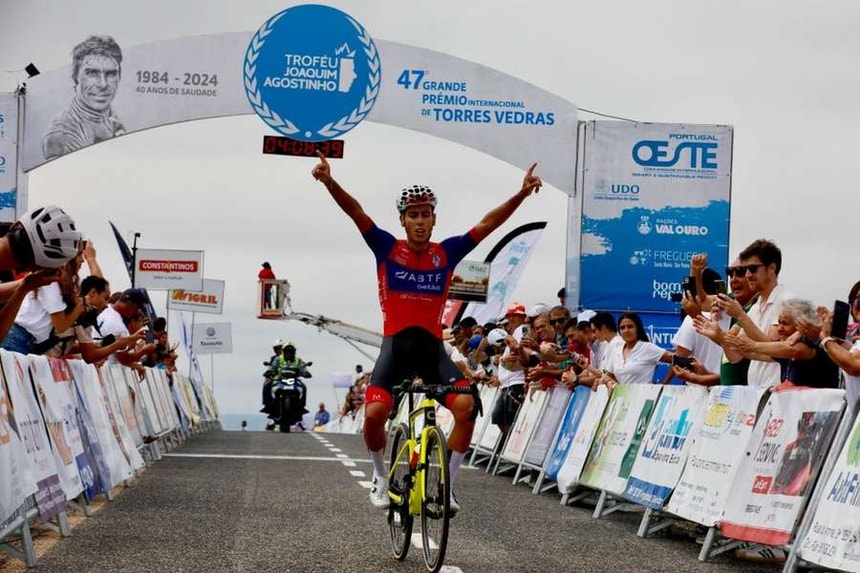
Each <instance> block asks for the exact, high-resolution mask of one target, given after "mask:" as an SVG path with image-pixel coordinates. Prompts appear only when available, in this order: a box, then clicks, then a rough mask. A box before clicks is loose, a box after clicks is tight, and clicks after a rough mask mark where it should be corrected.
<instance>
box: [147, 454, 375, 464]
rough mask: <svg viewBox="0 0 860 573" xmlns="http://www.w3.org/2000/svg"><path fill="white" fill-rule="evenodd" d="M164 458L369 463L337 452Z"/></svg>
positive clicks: (195, 455) (168, 456)
mask: <svg viewBox="0 0 860 573" xmlns="http://www.w3.org/2000/svg"><path fill="white" fill-rule="evenodd" d="M161 455H162V456H163V457H165V458H216V459H217V458H220V459H228V460H297V461H308V462H342V463H343V464H344V465H346V464H347V463H351V464H352V465H353V466H355V462H361V463H368V464H369V463H370V460H358V459H357V460H350V459H349V456H347V455H344V454H338V456H337V457H335V458H323V457H320V456H260V455H255V456H252V455H244V454H161Z"/></svg>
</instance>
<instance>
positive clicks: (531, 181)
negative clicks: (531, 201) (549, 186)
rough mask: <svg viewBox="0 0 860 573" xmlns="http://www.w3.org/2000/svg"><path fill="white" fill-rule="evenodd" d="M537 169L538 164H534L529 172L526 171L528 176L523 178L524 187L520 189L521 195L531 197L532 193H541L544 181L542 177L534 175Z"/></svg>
mask: <svg viewBox="0 0 860 573" xmlns="http://www.w3.org/2000/svg"><path fill="white" fill-rule="evenodd" d="M536 167H537V163H532V166H531V167H529V170H528V171H526V176H525V177H523V186H522V189H520V193H522V194H524V195H531V194H532V193H537V192H538V191H540V187H541V185H543V181H541V180H540V177H538V176H537V175H535V174H534V171H535V168H536Z"/></svg>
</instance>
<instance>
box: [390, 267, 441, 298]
mask: <svg viewBox="0 0 860 573" xmlns="http://www.w3.org/2000/svg"><path fill="white" fill-rule="evenodd" d="M386 274H387V276H386V278H387V279H388V286H389V288H390V289H391V290H392V291H397V292H405V293H421V294H434V295H440V296H441V295H442V294H444V292H445V287H446V286H447V283H448V278H449V276H450V273H449V272H448V270H447V269H441V270H429V271H419V270H414V269H407V268H405V267H400V266H397V265H393V264H390V263H389V266H388V269H387V273H386Z"/></svg>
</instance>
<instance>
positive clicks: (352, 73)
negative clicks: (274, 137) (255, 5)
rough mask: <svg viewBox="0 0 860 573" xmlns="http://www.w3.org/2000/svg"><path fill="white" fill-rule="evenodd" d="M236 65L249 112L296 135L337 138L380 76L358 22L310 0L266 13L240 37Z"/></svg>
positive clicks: (368, 103) (370, 100) (356, 117)
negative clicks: (241, 55) (241, 60)
mask: <svg viewBox="0 0 860 573" xmlns="http://www.w3.org/2000/svg"><path fill="white" fill-rule="evenodd" d="M243 72H244V85H245V95H246V96H247V98H248V101H249V103H250V104H251V107H252V108H253V109H254V111H255V112H256V113H257V115H259V116H260V118H261V119H262V120H263V121H265V122H266V123H267V124H268V125H269V126H271V127H272V128H273V129H275V130H276V131H278V132H280V133H282V134H283V135H286V136H288V137H291V138H293V139H299V140H302V141H324V140H326V139H331V138H334V137H338V136H340V135H342V134H344V133H346V132H347V131H349V130H351V129H352V128H353V127H355V126H356V125H358V124H359V123H361V121H363V120H364V118H365V117H366V116H367V114H368V113H369V112H370V110H371V109H373V104H374V103H375V102H376V99H377V96H378V95H379V85H380V79H381V69H380V63H379V52H378V51H377V49H376V45H375V44H374V42H373V39H372V38H371V37H370V35H369V34H368V33H367V31H366V30H365V29H364V27H362V25H361V24H359V23H358V22H357V21H356V20H355V19H354V18H352V17H351V16H349V15H348V14H345V13H344V12H341V11H340V10H337V9H335V8H331V7H329V6H321V5H316V4H304V5H301V6H294V7H292V8H288V9H286V10H284V11H282V12H279V13H278V14H275V15H274V16H272V17H271V18H269V19H268V20H267V21H266V22H265V23H264V24H263V25H262V27H261V28H260V29H259V30H257V32H256V33H255V34H254V36H253V37H252V38H251V42H250V43H249V44H248V49H247V51H246V53H245V64H244V66H243Z"/></svg>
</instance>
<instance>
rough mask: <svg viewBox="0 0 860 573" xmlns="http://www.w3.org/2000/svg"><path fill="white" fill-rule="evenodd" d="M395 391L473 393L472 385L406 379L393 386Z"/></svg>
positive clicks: (407, 392) (409, 392)
mask: <svg viewBox="0 0 860 573" xmlns="http://www.w3.org/2000/svg"><path fill="white" fill-rule="evenodd" d="M394 390H395V392H396V393H398V394H399V393H406V394H446V393H447V394H474V390H473V389H472V386H471V385H469V386H455V385H454V384H424V383H423V382H417V381H415V380H410V379H406V380H404V381H403V382H402V383H401V384H400V385H399V386H396V387H395V388H394Z"/></svg>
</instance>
